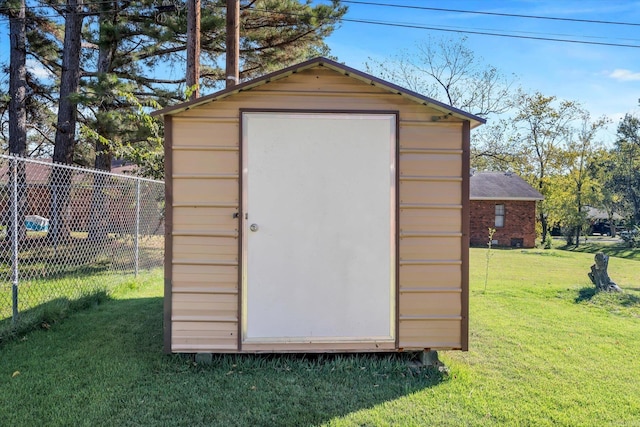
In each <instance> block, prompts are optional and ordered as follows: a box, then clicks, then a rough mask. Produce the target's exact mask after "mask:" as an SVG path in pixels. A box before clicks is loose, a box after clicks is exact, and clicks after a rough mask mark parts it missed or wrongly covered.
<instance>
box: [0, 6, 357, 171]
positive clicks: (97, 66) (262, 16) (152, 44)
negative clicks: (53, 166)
mask: <svg viewBox="0 0 640 427" xmlns="http://www.w3.org/2000/svg"><path fill="white" fill-rule="evenodd" d="M27 1H30V0H27ZM158 5H159V3H158V2H157V1H151V0H140V1H137V2H130V1H127V0H111V1H104V2H89V3H86V4H85V5H84V9H83V16H84V26H83V31H82V48H81V52H80V60H81V62H80V86H79V89H78V91H77V93H76V95H75V98H74V99H73V101H74V102H76V103H77V105H78V112H79V116H78V122H79V126H80V135H82V137H83V139H82V141H81V142H80V143H79V144H77V146H76V153H75V157H74V159H73V161H74V162H76V163H82V164H87V163H93V161H92V158H93V157H97V159H98V161H97V162H96V166H98V167H100V168H103V169H108V168H109V164H110V159H111V157H112V156H114V155H115V156H118V157H126V156H129V157H130V158H131V159H133V160H135V161H140V162H143V163H148V162H152V161H156V160H161V159H162V155H161V154H160V152H159V150H160V151H161V147H160V146H159V145H158V143H157V142H158V141H159V138H160V137H161V136H162V129H161V124H160V123H159V122H157V119H153V120H155V121H156V122H155V123H152V122H153V120H148V117H142V116H140V114H143V113H144V114H147V113H148V112H149V111H150V110H151V109H153V108H157V107H162V106H166V105H169V104H171V103H176V102H180V101H183V100H184V99H185V93H186V91H187V88H186V87H185V80H186V79H185V65H184V64H185V51H186V27H187V22H186V14H185V13H184V8H183V3H181V2H180V1H177V0H176V1H175V2H174V3H173V4H172V5H173V6H175V7H169V10H164V9H163V11H162V12H160V11H159V10H158ZM33 6H37V7H29V8H28V9H27V10H28V16H27V19H26V26H27V31H26V40H27V43H26V44H27V51H28V55H29V56H30V58H32V59H33V61H34V63H37V65H36V69H38V70H47V71H48V72H49V76H48V77H45V78H43V79H37V78H35V75H31V77H33V78H32V79H31V81H29V79H27V80H28V82H27V90H29V91H30V93H31V94H32V95H33V96H32V98H33V99H34V100H35V101H37V102H36V105H37V106H38V107H44V109H45V110H48V111H49V112H52V111H55V110H56V108H57V107H56V106H57V100H58V97H59V95H60V92H59V87H60V85H61V80H60V78H61V72H62V69H63V67H62V52H64V51H65V47H64V42H63V41H64V36H65V35H64V24H65V19H66V17H67V14H66V8H67V5H66V2H63V1H62V0H45V1H44V2H39V3H33ZM201 7H202V10H201V34H202V37H201V47H202V54H201V75H200V78H201V82H202V86H203V87H204V88H208V89H209V90H215V89H219V88H222V87H223V86H224V74H225V73H224V70H223V66H224V65H219V62H220V58H223V55H224V53H225V31H226V28H225V16H224V14H225V11H226V7H225V1H224V0H203V1H202V2H201ZM0 12H2V13H6V11H5V9H2V11H0ZM345 12H346V7H344V6H341V5H340V2H339V1H337V0H334V1H331V2H330V3H328V4H327V3H323V4H312V3H311V2H308V1H300V0H244V1H241V24H240V25H241V41H240V46H241V51H240V77H241V80H242V79H250V78H253V77H256V76H258V75H261V74H263V73H266V72H269V71H271V70H273V69H275V68H280V67H283V66H287V65H290V64H291V63H294V62H299V61H301V60H304V59H307V58H309V57H311V56H317V55H318V54H324V55H328V47H327V46H326V44H325V43H324V41H323V40H324V38H325V37H326V36H328V35H329V34H331V32H332V31H333V30H334V29H335V26H336V25H337V24H338V22H339V19H340V17H341V16H342V15H343V14H344V13H345ZM28 77H29V75H28ZM4 93H6V92H4ZM6 102H7V101H6V100H5V98H4V97H3V98H2V102H1V103H0V108H4V109H3V110H0V113H2V112H3V111H7V110H8V108H7V107H6V106H5V103H6ZM141 106H142V107H143V108H140V107H141ZM37 111H40V110H39V109H33V115H34V117H36V116H35V113H36V112H37ZM53 116H55V115H53V114H51V115H49V114H41V115H40V116H39V117H40V118H41V123H39V122H37V121H34V122H33V123H38V125H39V129H44V130H46V132H42V134H43V135H46V142H47V144H51V142H52V141H53V140H54V136H53V134H52V132H51V128H50V126H52V125H53V123H55V120H53V123H52V119H53ZM4 123H6V119H3V127H2V132H3V133H2V134H3V135H6V134H7V132H6V130H5V125H4ZM50 147H51V145H50ZM50 151H51V152H52V151H53V149H52V148H51V149H50ZM144 153H147V154H148V156H146V157H144ZM143 157H144V158H143ZM148 166H149V168H148V170H154V171H156V172H157V171H158V170H161V169H162V168H161V165H155V166H152V165H151V164H150V163H149V164H148Z"/></svg>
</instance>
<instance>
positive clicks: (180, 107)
mask: <svg viewBox="0 0 640 427" xmlns="http://www.w3.org/2000/svg"><path fill="white" fill-rule="evenodd" d="M315 67H325V68H328V69H331V70H333V71H336V72H338V73H340V74H344V75H345V76H348V77H351V78H354V79H356V80H360V81H362V82H364V83H366V84H369V85H373V86H376V87H379V88H381V89H384V90H387V91H389V92H391V93H394V94H397V95H400V96H402V97H404V98H407V99H410V100H411V101H413V102H416V103H418V104H422V105H425V106H428V107H431V108H433V109H435V110H438V111H441V112H442V113H445V114H447V115H451V116H454V117H457V118H459V119H462V120H469V121H470V122H471V127H472V128H474V127H476V126H479V125H481V124H483V123H485V122H486V120H485V119H483V118H482V117H478V116H475V115H473V114H470V113H467V112H465V111H462V110H459V109H457V108H454V107H451V106H449V105H446V104H444V103H442V102H440V101H436V100H435V99H432V98H429V97H426V96H424V95H420V94H418V93H416V92H413V91H411V90H409V89H405V88H403V87H400V86H397V85H395V84H393V83H390V82H387V81H385V80H382V79H379V78H377V77H374V76H372V75H370V74H367V73H364V72H362V71H359V70H356V69H354V68H350V67H347V66H346V65H344V64H340V63H338V62H335V61H332V60H330V59H327V58H322V57H318V58H314V59H310V60H308V61H305V62H302V63H299V64H296V65H293V66H290V67H287V68H284V69H282V70H279V71H275V72H272V73H270V74H266V75H264V76H261V77H258V78H256V79H253V80H249V81H246V82H243V83H240V84H238V85H236V86H231V87H229V88H226V89H223V90H221V91H219V92H215V93H212V94H210V95H207V96H203V97H201V98H197V99H194V100H192V101H187V102H183V103H181V104H177V105H172V106H169V107H166V108H163V109H161V110H158V111H155V112H153V113H152V115H153V116H161V115H172V114H177V113H180V112H182V111H186V110H189V109H192V108H196V107H199V106H201V105H204V104H208V103H210V102H214V101H219V100H222V99H224V98H226V97H228V96H231V95H234V94H237V93H240V92H243V91H247V90H250V89H253V88H255V87H257V86H261V85H264V84H267V83H270V82H273V81H276V80H280V79H283V78H285V77H288V76H290V75H292V74H295V73H298V72H301V71H304V70H308V69H311V68H315Z"/></svg>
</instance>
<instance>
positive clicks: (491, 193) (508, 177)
mask: <svg viewBox="0 0 640 427" xmlns="http://www.w3.org/2000/svg"><path fill="white" fill-rule="evenodd" d="M469 198H470V199H471V200H523V201H532V200H544V196H543V195H542V194H540V192H539V191H537V190H536V189H535V188H533V187H532V186H531V185H529V183H527V182H526V181H525V180H524V179H522V178H520V177H519V176H518V175H516V174H514V173H511V172H475V173H472V174H471V179H470V186H469Z"/></svg>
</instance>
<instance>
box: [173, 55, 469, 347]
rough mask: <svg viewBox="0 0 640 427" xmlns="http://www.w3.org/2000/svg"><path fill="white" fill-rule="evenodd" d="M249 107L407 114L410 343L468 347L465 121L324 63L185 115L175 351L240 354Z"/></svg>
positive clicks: (404, 283)
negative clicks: (243, 172) (242, 118)
mask: <svg viewBox="0 0 640 427" xmlns="http://www.w3.org/2000/svg"><path fill="white" fill-rule="evenodd" d="M241 108H246V109H268V110H278V109H295V110H315V111H323V110H327V111H336V110H339V111H350V110H358V111H380V110H384V111H390V110H393V111H399V120H400V123H399V177H400V180H399V182H398V191H399V200H400V205H399V218H398V221H399V230H400V235H399V259H398V264H399V284H398V286H399V302H398V308H399V336H398V344H399V347H400V348H402V349H424V348H434V349H437V348H461V346H462V342H463V341H462V337H461V316H462V313H461V310H462V308H461V307H462V302H461V301H462V258H463V257H462V247H461V244H462V228H461V224H462V175H461V173H462V154H463V142H462V141H463V139H462V129H463V125H462V122H461V121H457V120H455V119H452V118H448V119H446V120H444V119H442V116H443V113H441V112H439V111H437V110H433V109H430V108H428V107H427V106H424V105H419V104H417V103H415V102H413V101H410V100H407V99H405V98H403V97H401V96H399V95H396V94H392V93H389V92H387V91H384V90H381V89H379V88H377V87H375V86H372V85H368V84H365V83H362V82H360V81H357V80H355V79H352V78H350V77H347V76H344V75H342V74H339V73H336V72H334V71H332V70H329V69H326V68H322V67H318V68H313V69H310V70H306V71H303V72H299V73H297V74H293V75H291V76H289V77H287V78H285V79H283V80H279V81H276V82H273V83H268V84H265V85H262V86H259V87H256V88H254V89H251V90H248V91H246V92H241V93H238V94H235V95H232V96H230V97H228V98H225V99H222V100H218V101H213V102H210V103H208V104H205V105H202V106H200V107H197V108H193V109H191V110H187V111H184V112H181V113H178V114H175V115H173V117H172V127H173V131H172V139H173V173H172V176H171V179H172V180H173V204H172V211H173V231H172V241H173V243H172V250H173V261H172V277H171V280H172V299H171V305H172V307H173V308H172V313H171V322H172V328H171V333H172V343H171V344H172V345H171V348H172V351H174V352H201V351H213V352H234V351H239V350H240V349H239V348H238V337H237V333H238V322H239V313H238V298H239V295H238V289H239V284H238V277H239V275H238V268H240V263H239V260H238V247H239V244H240V240H239V225H240V221H239V220H238V219H237V218H234V214H235V213H236V212H238V209H239V203H240V202H239V200H240V194H241V192H240V191H241V190H240V170H239V166H240V160H239V145H240V141H239V134H240V132H239V110H240V109H241ZM338 349H339V350H346V351H348V350H367V348H364V347H362V346H361V345H357V346H354V347H353V348H344V346H341V347H340V348H332V346H331V345H330V344H329V345H326V346H325V345H314V346H313V347H310V348H309V350H310V351H324V350H338ZM261 350H263V348H261ZM273 350H274V351H277V350H278V349H277V348H274V349H273ZM281 350H286V349H284V348H283V349H281ZM242 351H251V348H243V349H242Z"/></svg>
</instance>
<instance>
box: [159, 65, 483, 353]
mask: <svg viewBox="0 0 640 427" xmlns="http://www.w3.org/2000/svg"><path fill="white" fill-rule="evenodd" d="M155 114H157V115H163V116H164V120H165V150H166V152H165V156H166V157H165V168H166V243H165V244H166V249H165V257H166V262H165V336H164V342H165V351H167V352H178V353H212V352H213V353H228V352H231V353H252V352H330V351H340V352H352V351H353V352H361V351H402V350H412V351H415V350H425V349H432V350H436V349H461V350H466V349H467V345H468V300H469V291H468V269H469V262H468V247H469V220H468V218H469V132H470V129H471V128H473V127H474V126H477V125H480V124H481V123H483V122H484V120H483V119H481V118H479V117H475V116H473V115H471V114H468V113H465V112H463V111H460V110H457V109H455V108H452V107H449V106H447V105H444V104H442V103H440V102H437V101H435V100H433V99H430V98H426V97H424V96H421V95H419V94H417V93H414V92H411V91H409V90H406V89H403V88H401V87H398V86H396V85H394V84H391V83H388V82H385V81H382V80H380V79H377V78H375V77H373V76H370V75H368V74H366V73H363V72H360V71H358V70H355V69H352V68H349V67H346V66H344V65H342V64H339V63H336V62H334V61H331V60H328V59H325V58H316V59H312V60H309V61H307V62H304V63H301V64H298V65H295V66H292V67H289V68H286V69H283V70H281V71H277V72H274V73H271V74H268V75H265V76H263V77H260V78H258V79H255V80H252V81H248V82H245V83H242V84H240V85H237V86H234V87H231V88H228V89H226V90H222V91H220V92H217V93H214V94H212V95H209V96H205V97H202V98H199V99H196V100H194V101H190V102H187V103H183V104H180V105H176V106H172V107H168V108H165V109H163V110H160V111H158V112H156V113H155Z"/></svg>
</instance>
